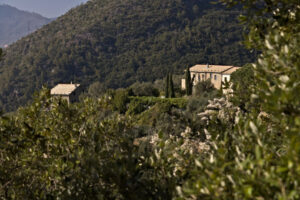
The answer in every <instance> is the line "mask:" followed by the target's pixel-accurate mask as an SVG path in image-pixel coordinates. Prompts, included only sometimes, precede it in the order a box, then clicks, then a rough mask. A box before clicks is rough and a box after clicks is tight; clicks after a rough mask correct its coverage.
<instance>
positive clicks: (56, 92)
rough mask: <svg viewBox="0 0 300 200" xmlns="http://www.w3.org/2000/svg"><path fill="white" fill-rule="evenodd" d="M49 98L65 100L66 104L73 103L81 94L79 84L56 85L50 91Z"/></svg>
mask: <svg viewBox="0 0 300 200" xmlns="http://www.w3.org/2000/svg"><path fill="white" fill-rule="evenodd" d="M50 93H51V96H52V97H58V98H62V99H65V100H67V102H68V103H74V102H76V101H78V100H79V94H80V93H81V87H80V84H72V83H71V84H58V85H56V86H55V87H54V88H52V89H51V92H50Z"/></svg>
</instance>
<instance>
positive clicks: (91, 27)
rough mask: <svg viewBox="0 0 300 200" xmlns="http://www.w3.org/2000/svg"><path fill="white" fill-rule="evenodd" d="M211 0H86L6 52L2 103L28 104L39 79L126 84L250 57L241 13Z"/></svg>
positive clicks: (0, 71)
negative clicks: (239, 17) (188, 67)
mask: <svg viewBox="0 0 300 200" xmlns="http://www.w3.org/2000/svg"><path fill="white" fill-rule="evenodd" d="M210 2H211V1H210V0H200V1H199V0H191V1H185V0H183V1H173V0H154V1H151V2H150V1H148V0H142V1H140V0H125V1H121V0H112V1H107V0H105V1H102V0H94V1H88V2H87V3H86V4H83V5H81V6H79V7H77V8H74V9H72V10H71V11H69V12H68V13H67V14H66V15H64V16H62V17H59V18H58V19H56V20H55V21H53V22H52V23H50V24H48V25H46V26H44V27H43V28H41V29H39V30H37V31H36V32H34V33H33V34H31V35H29V36H27V37H25V38H23V39H21V40H19V41H17V42H16V43H14V44H12V45H11V46H10V47H9V48H7V49H6V50H5V51H6V56H5V58H4V59H3V61H2V62H1V63H0V85H1V88H0V107H1V108H2V109H4V110H5V111H12V110H15V109H16V108H17V107H19V106H20V105H25V104H26V103H27V102H28V100H29V99H31V94H32V93H34V91H37V90H39V89H40V88H41V87H42V85H47V86H48V87H53V86H54V85H55V84H57V83H68V82H71V81H73V82H77V83H80V84H84V85H90V84H92V83H94V82H97V81H98V82H101V83H102V84H103V87H104V88H114V89H115V88H125V87H128V86H130V85H132V84H133V83H135V82H137V81H139V82H153V81H154V80H157V79H162V78H163V77H164V76H165V74H166V72H168V71H172V72H173V73H174V74H181V73H182V72H183V70H184V66H191V65H194V64H198V63H214V64H230V65H233V64H234V65H243V64H245V63H249V62H252V61H253V60H254V59H255V57H256V55H255V53H254V54H252V53H249V51H248V50H245V48H244V47H242V45H240V41H241V40H242V33H243V30H242V26H241V25H239V24H238V21H237V20H236V17H237V16H238V15H240V13H241V12H240V11H239V10H238V9H233V10H229V9H225V8H224V7H223V6H221V5H213V4H211V3H210ZM212 24H213V26H212Z"/></svg>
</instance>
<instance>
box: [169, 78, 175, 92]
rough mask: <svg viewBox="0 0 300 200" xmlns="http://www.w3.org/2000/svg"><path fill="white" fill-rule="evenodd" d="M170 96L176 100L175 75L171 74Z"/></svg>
mask: <svg viewBox="0 0 300 200" xmlns="http://www.w3.org/2000/svg"><path fill="white" fill-rule="evenodd" d="M169 92H170V94H169V96H170V97H171V98H175V91H174V84H173V75H172V73H170V74H169Z"/></svg>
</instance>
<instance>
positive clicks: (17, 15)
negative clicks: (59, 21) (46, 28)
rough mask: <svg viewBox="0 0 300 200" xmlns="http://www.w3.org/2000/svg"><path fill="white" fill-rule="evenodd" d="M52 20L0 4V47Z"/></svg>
mask: <svg viewBox="0 0 300 200" xmlns="http://www.w3.org/2000/svg"><path fill="white" fill-rule="evenodd" d="M50 21H51V19H48V18H45V17H43V16H41V15H38V14H35V13H30V12H26V11H21V10H18V9H17V8H14V7H11V6H8V5H0V47H4V45H9V44H12V43H13V42H16V41H17V40H19V39H21V38H22V37H24V36H26V35H28V34H30V33H32V32H34V31H35V30H37V29H39V28H40V27H42V26H43V25H45V24H48V23H49V22H50Z"/></svg>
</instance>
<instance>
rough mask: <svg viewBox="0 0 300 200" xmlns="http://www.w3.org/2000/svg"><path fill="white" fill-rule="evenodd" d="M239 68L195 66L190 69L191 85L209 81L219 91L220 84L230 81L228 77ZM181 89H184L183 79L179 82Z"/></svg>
mask: <svg viewBox="0 0 300 200" xmlns="http://www.w3.org/2000/svg"><path fill="white" fill-rule="evenodd" d="M239 68H240V67H236V66H224V65H209V64H207V65H195V66H193V67H191V68H190V73H191V78H193V77H194V82H193V85H196V84H197V83H198V82H200V81H206V80H208V79H209V80H210V81H211V83H212V84H213V85H214V86H215V88H217V89H221V87H222V83H223V82H226V81H230V76H231V74H232V73H233V72H235V71H236V70H238V69H239ZM181 88H182V89H185V79H182V81H181Z"/></svg>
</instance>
